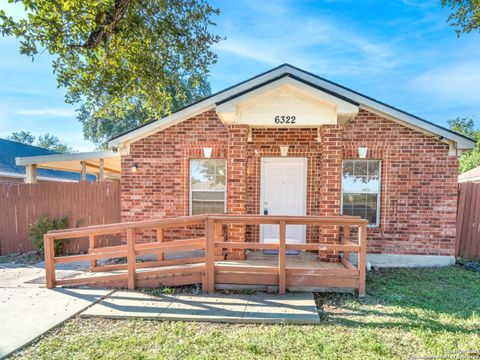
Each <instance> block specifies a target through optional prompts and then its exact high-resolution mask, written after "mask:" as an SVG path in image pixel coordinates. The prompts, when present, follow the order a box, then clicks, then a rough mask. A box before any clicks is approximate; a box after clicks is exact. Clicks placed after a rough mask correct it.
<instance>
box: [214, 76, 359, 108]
mask: <svg viewBox="0 0 480 360" xmlns="http://www.w3.org/2000/svg"><path fill="white" fill-rule="evenodd" d="M281 86H290V87H292V88H294V89H296V90H297V91H298V92H300V93H303V94H305V95H306V96H309V97H311V98H318V100H320V101H322V102H324V103H327V104H331V105H334V106H336V108H337V112H338V113H349V114H354V113H357V112H358V106H356V105H353V104H352V103H349V102H347V101H345V100H342V99H340V98H338V97H335V96H333V95H330V94H328V93H326V92H323V91H321V90H318V89H316V88H314V87H312V86H309V85H307V84H304V83H303V82H300V81H298V80H296V79H293V78H290V77H283V78H281V79H278V80H276V81H273V82H271V83H269V84H267V85H265V86H262V87H261V88H258V89H255V90H252V91H249V92H248V93H246V94H243V95H240V96H239V97H235V98H234V99H232V100H229V101H227V102H224V103H222V104H220V105H218V106H217V113H220V112H224V111H225V112H228V111H232V109H236V106H237V105H238V104H240V103H248V102H249V101H251V100H253V99H255V98H258V97H260V96H264V95H265V96H267V95H268V93H270V92H271V91H274V90H275V89H277V88H279V87H281Z"/></svg>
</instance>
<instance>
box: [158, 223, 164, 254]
mask: <svg viewBox="0 0 480 360" xmlns="http://www.w3.org/2000/svg"><path fill="white" fill-rule="evenodd" d="M163 241H164V230H163V227H159V228H157V242H163ZM157 260H159V261H163V260H165V254H164V252H163V251H159V252H158V254H157Z"/></svg>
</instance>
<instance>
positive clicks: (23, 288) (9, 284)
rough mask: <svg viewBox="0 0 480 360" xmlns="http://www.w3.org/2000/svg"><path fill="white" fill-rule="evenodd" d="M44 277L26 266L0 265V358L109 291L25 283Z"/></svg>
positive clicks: (39, 271)
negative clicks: (48, 287) (54, 287)
mask: <svg viewBox="0 0 480 360" xmlns="http://www.w3.org/2000/svg"><path fill="white" fill-rule="evenodd" d="M42 276H44V270H43V269H41V268H38V267H30V266H2V264H0V309H1V311H0V334H1V336H0V358H3V357H4V356H7V355H8V354H10V353H12V352H14V351H16V350H17V349H19V348H21V347H24V346H25V345H28V344H29V343H31V342H32V341H34V340H35V339H36V338H37V337H39V336H41V335H42V334H44V333H45V332H47V331H49V330H50V329H52V328H54V327H55V326H57V325H59V324H61V323H63V322H64V321H66V320H68V319H69V318H71V317H73V316H75V315H76V314H78V313H79V312H80V311H82V310H84V309H86V308H88V307H89V306H91V305H92V304H94V303H95V302H97V301H99V300H101V299H102V298H103V297H104V296H106V295H108V294H109V293H111V292H112V291H111V290H94V289H55V290H49V289H46V288H45V287H44V286H42V285H38V284H32V283H26V282H27V281H30V280H33V279H35V278H38V277H42Z"/></svg>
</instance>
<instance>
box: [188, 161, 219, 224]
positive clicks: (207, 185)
mask: <svg viewBox="0 0 480 360" xmlns="http://www.w3.org/2000/svg"><path fill="white" fill-rule="evenodd" d="M225 175H226V161H225V160H223V159H198V160H190V214H191V215H199V214H223V213H225V211H226V209H225V179H226V176H225Z"/></svg>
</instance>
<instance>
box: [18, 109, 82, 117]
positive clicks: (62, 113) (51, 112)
mask: <svg viewBox="0 0 480 360" xmlns="http://www.w3.org/2000/svg"><path fill="white" fill-rule="evenodd" d="M15 114H17V115H28V116H53V117H72V116H75V110H73V109H65V108H43V109H18V110H16V111H15Z"/></svg>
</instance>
